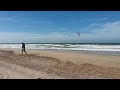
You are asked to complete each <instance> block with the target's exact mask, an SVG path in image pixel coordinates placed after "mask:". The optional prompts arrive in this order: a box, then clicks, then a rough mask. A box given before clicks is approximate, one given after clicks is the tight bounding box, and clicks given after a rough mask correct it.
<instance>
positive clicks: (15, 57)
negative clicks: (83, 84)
mask: <svg viewBox="0 0 120 90" xmlns="http://www.w3.org/2000/svg"><path fill="white" fill-rule="evenodd" d="M45 52H46V53H45ZM50 52H51V54H50ZM55 52H56V53H55ZM28 53H29V54H27V55H26V54H24V55H21V54H20V52H16V51H14V50H12V51H8V50H0V78H1V79H24V78H25V79H38V78H40V79H119V78H120V67H118V66H117V65H118V64H117V65H115V63H113V66H115V67H113V66H112V65H111V60H107V59H109V58H110V57H112V56H104V57H103V55H98V57H96V55H91V54H83V53H81V55H83V57H84V55H86V57H84V58H86V59H85V61H84V60H82V59H81V58H80V57H82V56H78V54H76V53H73V52H72V53H70V52H57V51H54V52H53V51H43V52H42V51H40V52H38V51H36V53H35V51H32V53H31V51H28ZM33 53H35V54H33ZM61 53H62V54H61ZM55 54H56V55H55ZM57 54H59V55H58V56H57ZM69 55H72V56H70V57H71V58H70V57H68V56H69ZM75 55H76V57H75ZM60 56H62V57H61V58H60ZM92 56H93V57H92ZM66 57H68V58H66ZM83 57H82V58H83ZM90 57H92V59H93V60H94V61H96V62H91V61H93V60H91V58H90ZM113 57H116V58H114V59H117V58H119V56H113ZM88 58H89V59H88ZM101 58H102V59H103V60H105V61H104V62H103V63H104V64H106V62H107V63H108V64H109V62H110V64H109V66H104V64H101V63H100V62H98V65H97V64H96V63H97V59H99V60H100V59H101ZM71 59H76V62H78V60H79V63H75V60H71ZM89 60H91V61H89ZM103 60H102V61H103ZM117 60H118V59H117ZM117 60H115V62H116V61H117ZM119 60H120V59H119ZM119 60H118V61H119ZM83 61H84V62H83ZM87 61H88V62H87ZM80 62H82V63H80ZM113 62H114V61H113ZM110 65H111V66H110Z"/></svg>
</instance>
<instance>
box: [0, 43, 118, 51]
mask: <svg viewBox="0 0 120 90" xmlns="http://www.w3.org/2000/svg"><path fill="white" fill-rule="evenodd" d="M0 48H21V44H0ZM26 49H62V50H84V51H120V45H98V44H93V45H90V44H85V45H80V44H75V45H72V44H26Z"/></svg>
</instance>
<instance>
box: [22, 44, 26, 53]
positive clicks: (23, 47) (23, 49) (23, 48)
mask: <svg viewBox="0 0 120 90" xmlns="http://www.w3.org/2000/svg"><path fill="white" fill-rule="evenodd" d="M23 51H24V52H25V53H26V54H27V52H26V51H25V44H24V43H23V42H22V54H23Z"/></svg>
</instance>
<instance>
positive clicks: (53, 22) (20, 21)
mask: <svg viewBox="0 0 120 90" xmlns="http://www.w3.org/2000/svg"><path fill="white" fill-rule="evenodd" d="M77 32H80V37H78V35H77ZM14 42H15V43H21V42H26V43H69V42H70V43H81V42H82V43H90V42H91V43H93V42H95V43H120V11H0V43H14Z"/></svg>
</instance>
